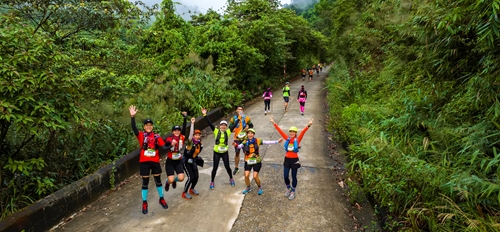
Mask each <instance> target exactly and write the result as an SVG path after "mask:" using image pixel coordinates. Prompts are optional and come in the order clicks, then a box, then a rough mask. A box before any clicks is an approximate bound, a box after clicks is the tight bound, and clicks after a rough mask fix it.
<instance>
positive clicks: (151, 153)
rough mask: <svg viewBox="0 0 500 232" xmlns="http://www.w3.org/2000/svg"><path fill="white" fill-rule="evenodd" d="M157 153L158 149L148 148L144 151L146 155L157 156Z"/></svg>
mask: <svg viewBox="0 0 500 232" xmlns="http://www.w3.org/2000/svg"><path fill="white" fill-rule="evenodd" d="M155 155H156V151H155V150H153V149H148V150H146V151H144V156H147V157H155Z"/></svg>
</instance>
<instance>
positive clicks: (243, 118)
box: [233, 115, 247, 128]
mask: <svg viewBox="0 0 500 232" xmlns="http://www.w3.org/2000/svg"><path fill="white" fill-rule="evenodd" d="M246 117H247V116H246V115H243V117H241V125H242V127H243V128H245V127H246V126H247V120H246ZM236 120H238V116H236V115H235V116H234V119H233V121H234V122H236Z"/></svg>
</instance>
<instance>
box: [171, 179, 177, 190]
mask: <svg viewBox="0 0 500 232" xmlns="http://www.w3.org/2000/svg"><path fill="white" fill-rule="evenodd" d="M172 188H174V189H175V188H177V181H175V180H174V183H172Z"/></svg>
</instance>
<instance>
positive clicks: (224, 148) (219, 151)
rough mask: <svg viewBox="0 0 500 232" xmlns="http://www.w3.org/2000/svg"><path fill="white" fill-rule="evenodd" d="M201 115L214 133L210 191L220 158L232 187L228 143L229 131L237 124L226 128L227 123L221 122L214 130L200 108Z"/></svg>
mask: <svg viewBox="0 0 500 232" xmlns="http://www.w3.org/2000/svg"><path fill="white" fill-rule="evenodd" d="M201 113H202V114H203V117H204V118H205V120H207V123H208V125H209V126H210V128H211V129H212V131H213V132H214V136H215V145H214V156H213V160H214V166H213V168H212V176H211V182H210V189H214V188H215V183H214V180H215V175H216V174H217V169H219V162H220V159H221V158H222V162H224V167H225V168H226V171H227V174H228V175H229V183H230V184H231V186H233V187H234V185H235V183H234V179H233V173H231V167H230V166H229V154H228V142H229V136H230V135H231V131H232V130H233V129H234V127H235V126H236V125H237V123H238V122H236V123H235V124H234V125H233V127H231V128H227V121H224V120H223V121H221V122H220V123H219V128H215V126H214V124H213V123H212V122H211V121H210V119H208V117H207V110H206V109H205V108H202V109H201Z"/></svg>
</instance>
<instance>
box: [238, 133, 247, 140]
mask: <svg viewBox="0 0 500 232" xmlns="http://www.w3.org/2000/svg"><path fill="white" fill-rule="evenodd" d="M246 135H247V133H245V132H240V133H238V138H239V139H244V138H245V136H246Z"/></svg>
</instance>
